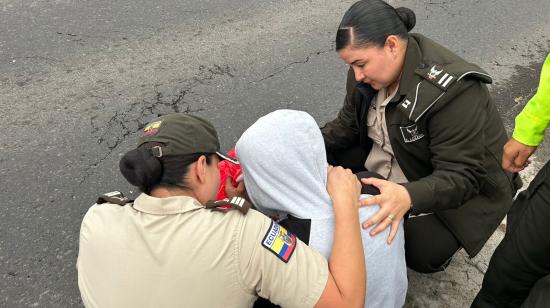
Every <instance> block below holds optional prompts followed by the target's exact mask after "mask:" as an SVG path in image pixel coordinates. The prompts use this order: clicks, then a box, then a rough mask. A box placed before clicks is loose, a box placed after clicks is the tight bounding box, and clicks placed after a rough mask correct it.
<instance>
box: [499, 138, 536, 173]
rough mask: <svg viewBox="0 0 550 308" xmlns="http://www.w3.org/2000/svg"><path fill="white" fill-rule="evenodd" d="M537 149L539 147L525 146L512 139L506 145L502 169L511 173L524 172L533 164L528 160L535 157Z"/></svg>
mask: <svg viewBox="0 0 550 308" xmlns="http://www.w3.org/2000/svg"><path fill="white" fill-rule="evenodd" d="M536 149H537V147H533V146H529V145H525V144H523V143H521V142H519V141H517V140H515V139H514V138H510V140H508V142H506V144H505V145H504V152H503V154H502V168H503V169H504V170H508V171H510V172H519V171H521V170H523V169H524V168H525V167H527V166H528V165H529V164H530V163H531V161H529V160H528V158H529V157H530V156H531V155H533V153H534V152H535V150H536Z"/></svg>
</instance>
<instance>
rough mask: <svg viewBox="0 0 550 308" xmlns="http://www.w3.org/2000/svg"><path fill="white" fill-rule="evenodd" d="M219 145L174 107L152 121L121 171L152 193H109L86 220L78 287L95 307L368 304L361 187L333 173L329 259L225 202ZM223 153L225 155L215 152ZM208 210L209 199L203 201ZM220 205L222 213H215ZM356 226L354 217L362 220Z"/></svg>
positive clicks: (203, 125)
mask: <svg viewBox="0 0 550 308" xmlns="http://www.w3.org/2000/svg"><path fill="white" fill-rule="evenodd" d="M218 150H219V142H218V137H217V134H216V131H215V130H214V128H213V126H212V125H211V124H210V123H208V122H207V121H205V120H203V119H201V118H199V117H196V116H191V115H185V114H171V115H167V116H163V117H160V118H159V119H157V120H155V121H153V122H152V123H150V124H149V125H147V126H146V127H145V129H144V131H143V135H142V137H141V138H140V140H139V143H138V147H137V148H136V149H134V150H131V151H130V152H128V153H126V155H124V157H123V158H122V159H121V161H120V168H121V172H122V174H123V175H124V177H125V178H126V179H127V180H128V181H129V182H130V183H131V184H133V185H135V186H137V187H139V189H140V190H141V191H143V193H142V194H141V195H140V196H139V197H138V198H137V199H136V200H135V201H134V202H133V203H132V202H128V201H127V200H125V199H123V198H121V197H120V196H119V195H118V194H107V195H104V196H102V197H101V198H100V200H99V201H98V204H96V205H94V206H92V207H91V208H90V209H89V211H88V212H87V214H86V216H85V217H84V220H83V222H82V227H81V234H80V249H79V256H78V262H77V268H78V284H79V288H80V292H81V295H82V299H83V302H84V304H85V305H86V306H87V307H176V306H178V307H180V306H184V307H246V306H251V305H252V303H253V301H254V300H255V299H256V297H257V296H258V295H261V296H263V297H265V298H268V299H270V300H271V301H272V302H274V303H277V304H280V305H282V306H285V307H287V306H288V307H307V306H310V307H311V306H314V305H315V306H316V307H336V306H341V307H360V306H362V305H363V300H364V298H363V297H364V292H365V272H364V265H363V264H364V262H363V249H362V245H361V237H360V230H359V227H358V224H359V219H358V213H357V212H358V211H357V204H358V202H357V200H358V197H359V192H360V184H359V182H358V181H357V178H356V177H355V175H353V174H352V173H351V172H350V171H349V170H345V169H343V168H341V167H335V168H331V169H330V170H329V176H328V177H329V178H328V184H327V190H328V192H329V194H330V195H331V198H332V201H333V206H334V210H335V212H336V233H335V240H334V245H333V252H334V253H333V254H332V255H331V258H330V262H329V263H328V264H327V261H326V260H325V259H324V258H323V257H322V256H321V255H320V254H318V253H316V252H314V251H313V250H312V249H311V248H309V247H308V246H307V245H305V244H303V243H302V242H301V241H299V240H298V239H297V238H296V236H295V235H293V234H291V233H289V232H287V231H286V230H285V229H284V228H282V227H281V226H279V225H278V224H277V223H274V222H272V221H271V220H270V219H269V218H267V217H266V216H264V215H262V214H260V213H259V212H256V211H254V210H247V208H246V207H244V206H243V205H245V203H244V200H242V199H234V200H233V202H231V204H232V206H233V207H235V208H236V209H237V210H227V209H218V208H217V206H218V204H217V203H216V202H208V201H209V200H213V199H215V198H216V194H217V190H218V184H219V171H218V167H217V163H218V157H219V156H218V155H220V154H218ZM216 154H218V155H216ZM205 205H206V206H205ZM215 209H218V210H215ZM354 222H355V223H354Z"/></svg>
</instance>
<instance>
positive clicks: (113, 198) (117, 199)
mask: <svg viewBox="0 0 550 308" xmlns="http://www.w3.org/2000/svg"><path fill="white" fill-rule="evenodd" d="M130 202H132V200H130V199H129V198H126V197H124V195H123V194H122V193H121V192H120V191H112V192H110V193H106V194H103V195H101V196H99V198H97V201H96V203H97V204H103V203H114V204H118V205H125V204H126V203H130Z"/></svg>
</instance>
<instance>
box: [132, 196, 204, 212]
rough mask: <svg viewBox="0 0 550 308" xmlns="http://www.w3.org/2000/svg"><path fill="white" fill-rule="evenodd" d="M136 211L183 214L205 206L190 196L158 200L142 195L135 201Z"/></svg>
mask: <svg viewBox="0 0 550 308" xmlns="http://www.w3.org/2000/svg"><path fill="white" fill-rule="evenodd" d="M133 207H134V209H136V210H138V211H140V212H144V213H147V214H153V215H171V214H181V213H185V212H189V211H194V210H197V209H203V208H204V206H203V205H202V204H200V203H199V201H197V200H196V199H194V198H192V197H188V196H174V197H168V198H156V197H151V196H149V195H147V194H144V193H142V194H141V195H139V196H138V197H137V198H136V200H135V201H134V206H133Z"/></svg>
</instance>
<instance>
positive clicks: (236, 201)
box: [206, 197, 252, 215]
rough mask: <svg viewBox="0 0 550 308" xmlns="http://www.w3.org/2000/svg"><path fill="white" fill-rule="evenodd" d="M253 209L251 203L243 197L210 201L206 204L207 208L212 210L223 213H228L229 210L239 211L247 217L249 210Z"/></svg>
mask: <svg viewBox="0 0 550 308" xmlns="http://www.w3.org/2000/svg"><path fill="white" fill-rule="evenodd" d="M251 207H252V205H251V204H250V202H248V201H246V200H245V199H244V198H242V197H233V198H231V199H224V200H218V201H208V202H206V208H207V209H212V210H218V211H222V212H227V211H228V210H229V209H231V208H233V209H237V210H239V212H241V213H243V214H244V215H246V213H248V210H249V209H250V208H251Z"/></svg>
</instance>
